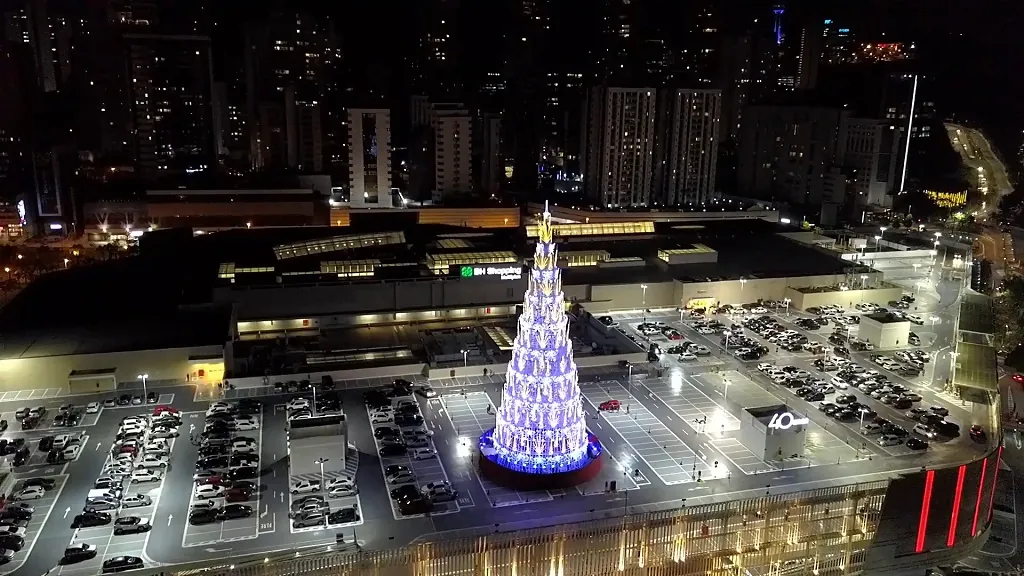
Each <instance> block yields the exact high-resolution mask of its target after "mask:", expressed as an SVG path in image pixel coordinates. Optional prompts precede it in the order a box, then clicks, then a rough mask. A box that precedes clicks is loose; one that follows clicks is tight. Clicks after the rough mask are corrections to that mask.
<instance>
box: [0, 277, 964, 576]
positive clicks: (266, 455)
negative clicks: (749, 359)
mask: <svg viewBox="0 0 1024 576" xmlns="http://www.w3.org/2000/svg"><path fill="white" fill-rule="evenodd" d="M958 297H959V286H958V283H957V282H950V281H941V282H939V283H938V284H937V286H936V290H935V294H934V295H933V297H931V301H930V304H928V306H929V307H930V308H931V309H929V310H928V313H929V314H932V315H934V316H936V317H937V318H938V319H939V320H938V321H937V323H936V324H935V325H934V326H932V327H929V328H930V331H931V332H933V333H934V338H933V339H932V346H931V349H932V350H933V351H934V352H936V353H937V358H936V359H935V360H933V362H932V366H933V368H932V369H931V373H930V382H918V383H914V384H912V385H911V387H912V388H918V389H921V388H924V387H925V386H926V385H930V386H931V388H932V389H935V388H936V386H938V388H940V389H941V382H942V381H944V379H945V377H946V375H947V374H948V370H949V361H950V357H949V354H948V352H949V351H950V350H951V348H950V347H951V346H952V344H953V339H952V326H953V322H952V315H953V314H955V313H956V303H957V299H958ZM925 300H927V298H922V302H924V301H925ZM784 320H786V321H788V320H789V318H785V319H784ZM923 331H924V330H923V329H922V332H923ZM688 336H690V337H691V338H692V339H694V340H695V341H698V342H699V341H700V340H699V338H700V337H699V336H698V335H696V334H695V333H692V334H688ZM825 336H826V337H827V333H826V334H825ZM816 337H818V338H820V337H821V336H816ZM709 344H710V345H714V346H715V347H716V354H715V356H716V358H717V360H716V364H714V365H712V364H706V363H705V364H702V365H699V366H685V367H683V366H677V365H671V363H670V365H669V366H668V367H669V368H671V369H677V370H680V371H682V372H683V373H685V375H686V376H687V380H688V382H690V383H688V384H687V385H692V382H695V380H694V377H695V376H699V375H702V374H706V373H708V372H711V371H712V370H715V369H727V370H739V371H742V372H748V371H750V370H753V364H756V363H753V364H745V363H739V362H736V361H735V360H733V359H731V358H729V357H723V356H722V355H721V350H720V348H717V344H716V343H715V342H712V341H709ZM777 360H778V361H779V362H786V363H789V362H794V363H801V365H806V364H807V362H808V360H807V359H806V358H797V357H784V356H779V357H778V358H777ZM861 360H862V361H864V359H863V358H861ZM626 376H627V374H625V373H622V372H621V371H617V370H611V371H610V370H608V369H603V370H599V371H588V370H584V371H582V376H581V378H582V380H583V381H584V382H585V383H588V382H601V381H603V382H610V381H617V382H619V383H621V384H623V385H624V386H625V388H624V389H627V390H631V391H632V393H633V395H634V396H635V398H636V401H637V402H638V403H640V404H641V405H642V406H643V407H644V408H645V409H646V410H647V411H648V412H649V413H650V414H651V415H653V416H654V417H655V418H656V419H657V420H658V421H659V422H660V423H662V424H664V426H666V427H667V428H669V429H670V430H671V431H672V434H673V435H674V436H675V437H676V438H678V439H679V440H680V441H681V442H682V443H683V444H685V445H686V448H688V449H690V450H692V451H693V452H694V453H699V454H702V456H701V458H702V459H708V458H714V459H716V460H719V462H720V466H722V467H723V469H724V470H726V471H727V472H728V473H726V474H722V475H719V476H718V477H715V478H712V479H708V477H705V480H706V481H704V482H701V483H699V484H698V483H693V482H686V483H682V484H675V485H672V486H667V485H665V484H664V483H663V482H661V481H660V480H658V476H659V474H658V471H656V470H654V469H653V468H652V467H651V465H650V464H648V462H647V461H646V460H644V458H642V457H637V458H633V459H632V463H631V466H634V467H635V468H637V469H639V470H640V472H641V474H642V475H643V476H644V477H645V478H646V479H651V483H650V484H649V485H646V486H643V487H641V488H639V489H636V490H630V491H629V492H628V494H627V493H623V492H618V493H604V492H599V493H597V494H590V495H584V494H582V493H580V492H579V491H572V490H570V491H566V492H565V493H564V494H561V493H560V494H557V495H552V496H551V497H550V498H549V499H546V500H542V501H533V502H526V503H522V504H520V505H517V506H510V507H500V508H495V507H492V506H491V505H490V502H491V498H490V495H489V494H488V493H487V489H486V488H485V487H484V484H483V483H482V482H481V481H480V480H479V479H478V478H477V477H476V475H475V471H474V468H475V467H474V463H473V454H472V451H471V450H467V448H466V440H467V438H466V437H465V436H466V435H465V434H460V431H459V430H458V429H456V428H455V427H453V425H452V420H451V419H450V418H449V416H448V415H447V414H444V413H443V410H441V409H439V408H438V407H439V406H441V405H442V404H441V403H440V402H436V401H433V402H426V401H423V400H422V399H421V400H420V403H421V409H422V411H423V414H424V416H425V418H426V420H427V424H428V426H429V427H430V428H431V429H432V430H434V432H435V436H434V444H435V446H436V447H437V449H438V451H439V456H440V463H441V465H442V466H443V468H444V473H445V474H446V475H447V477H448V478H450V479H451V480H452V482H453V483H454V484H455V485H456V486H457V487H458V488H459V490H460V492H465V494H466V495H467V496H468V497H469V500H470V501H471V502H472V505H471V506H462V505H461V504H460V506H459V508H460V511H458V512H456V513H449V514H444V515H435V516H429V517H428V516H423V517H414V518H401V517H400V516H398V518H396V515H395V514H394V513H393V511H392V508H391V505H390V499H389V497H388V489H389V487H387V486H386V485H385V484H384V480H383V478H382V474H381V468H380V461H379V459H378V457H377V455H376V444H375V443H374V440H373V438H372V435H371V432H370V430H371V426H370V424H369V420H368V417H367V414H366V411H365V408H364V405H363V403H362V399H361V395H362V393H361V391H359V390H347V391H342V392H339V395H340V396H341V398H342V400H343V408H344V411H345V413H346V414H347V415H348V418H349V442H350V443H352V444H354V445H355V447H356V449H357V450H358V451H359V453H360V454H359V458H360V465H359V469H358V472H357V476H356V481H357V484H358V485H359V487H360V502H361V513H362V516H363V523H362V524H361V525H358V526H354V527H347V528H343V529H341V530H313V531H303V532H298V533H293V532H292V530H291V529H290V527H289V523H288V521H287V513H288V502H289V498H288V497H287V494H286V492H287V483H288V462H287V459H286V458H287V446H286V445H285V435H284V434H283V430H284V425H285V422H284V414H283V413H282V412H281V411H279V410H275V409H274V405H275V404H281V403H284V402H285V401H286V397H285V396H281V395H278V396H274V395H270V396H265V397H263V398H262V399H263V400H264V401H265V406H264V411H263V415H262V417H263V426H262V437H261V462H260V464H261V467H262V475H261V478H260V484H261V488H262V489H261V492H260V495H259V499H258V501H256V502H251V503H250V504H252V505H253V506H254V507H256V511H257V517H258V522H255V523H254V526H255V527H254V528H253V529H252V530H249V529H248V528H246V529H245V530H232V531H231V533H230V534H232V535H231V536H230V539H229V540H220V539H218V541H212V540H209V541H198V542H200V545H194V546H187V547H183V545H182V544H183V542H185V543H186V544H187V543H188V542H197V540H195V539H192V538H190V537H186V533H185V531H186V527H185V519H186V517H187V513H188V502H189V498H190V494H191V490H192V484H193V483H192V480H191V476H192V473H193V470H194V466H193V463H194V461H195V450H196V449H195V447H194V446H192V445H191V444H190V443H189V442H188V438H187V435H188V427H189V424H190V423H192V422H195V423H196V424H197V426H201V424H202V412H203V411H204V410H205V409H206V407H207V406H208V402H195V401H194V397H193V390H192V389H191V388H190V387H185V386H181V387H176V388H163V389H160V391H161V392H162V393H164V394H174V402H173V404H174V406H175V407H176V408H178V409H180V410H182V411H183V412H184V413H185V414H184V423H183V427H182V428H183V429H182V434H183V438H182V439H179V441H178V442H177V443H176V445H175V447H174V449H173V450H172V455H171V467H170V469H169V471H168V474H167V478H166V480H165V482H164V484H163V485H162V487H161V488H160V490H159V496H160V497H159V500H158V503H157V505H156V510H155V512H154V513H153V525H154V528H153V530H152V532H151V533H150V534H149V537H148V539H147V540H146V542H145V545H144V553H143V554H142V557H143V559H144V560H145V562H146V563H147V565H154V564H175V563H182V562H193V561H202V560H216V559H223V558H227V557H234V556H241V555H249V554H257V553H259V554H266V555H267V556H268V557H273V556H275V555H277V554H281V553H290V552H291V551H293V550H296V549H301V548H306V547H317V546H326V545H333V544H335V541H336V537H337V536H339V535H340V536H341V537H342V538H344V539H345V540H346V541H352V540H354V539H357V540H358V541H359V543H360V544H361V545H362V546H363V547H365V548H371V549H384V548H391V547H397V546H401V545H405V544H408V543H410V542H412V541H414V540H423V539H436V538H451V537H458V536H471V535H476V534H484V533H488V532H494V531H495V530H500V531H506V530H515V529H522V528H529V527H535V526H543V525H550V524H552V523H560V522H568V521H580V520H589V519H594V518H601V517H608V516H613V515H618V514H621V513H622V512H623V511H629V512H639V511H645V510H663V509H671V508H677V507H679V506H680V505H682V503H683V500H684V499H685V501H686V504H687V505H695V504H702V503H710V502H716V501H723V500H730V499H736V498H748V497H754V496H759V495H763V494H764V493H765V492H766V491H767V492H770V493H780V492H791V491H798V490H806V489H812V488H819V487H824V486H828V485H834V484H835V483H836V482H837V481H842V482H854V481H870V480H877V479H881V478H885V477H887V476H890V475H893V474H895V473H897V472H900V471H913V470H918V469H920V467H921V466H922V465H939V464H948V463H952V462H955V461H959V460H963V459H965V458H966V457H967V455H966V454H965V451H966V450H976V449H979V448H977V447H974V446H972V445H971V444H970V443H967V442H959V443H954V445H952V446H949V447H946V446H941V447H939V446H937V447H936V449H931V450H929V451H927V452H926V453H924V454H917V455H914V456H912V457H910V456H894V455H891V454H889V453H887V452H886V451H884V450H873V454H874V455H875V456H876V457H874V458H873V459H872V460H870V461H863V460H862V461H856V462H843V463H841V464H838V465H818V466H810V467H804V468H793V469H786V470H785V471H784V472H781V473H780V472H779V471H777V470H776V471H772V472H769V473H767V474H751V475H748V474H746V473H744V472H743V470H741V469H740V468H739V467H737V466H735V465H734V464H733V463H731V462H729V461H728V460H727V459H726V458H724V457H722V458H718V457H716V456H715V455H714V454H708V448H707V446H706V445H705V440H706V438H702V437H701V435H700V434H694V433H693V431H692V429H691V428H690V427H688V426H685V425H680V424H679V423H678V421H679V415H678V412H676V410H675V408H673V407H671V406H669V405H668V404H666V403H665V401H663V400H662V399H661V398H660V397H659V395H656V394H653V393H652V390H653V389H655V388H654V386H655V384H654V383H653V381H652V383H651V384H650V386H648V385H646V384H644V382H643V379H642V378H640V377H639V375H634V382H633V383H632V386H630V384H629V383H627V378H626ZM893 379H894V380H897V381H898V377H897V378H893ZM445 385H451V386H457V387H458V390H460V391H461V390H463V389H464V390H466V391H467V392H474V391H485V392H487V394H488V395H489V396H490V397H491V398H500V394H501V390H500V385H499V384H498V379H497V378H493V377H492V378H488V379H487V381H486V382H484V381H483V379H482V378H477V379H468V380H467V379H462V380H461V381H458V382H438V383H435V388H437V389H438V390H439V392H441V394H442V395H444V394H457V393H458V392H457V391H456V389H453V388H452V387H449V388H444V386H445ZM697 386H699V387H702V388H704V389H703V393H704V394H706V395H708V396H709V397H711V398H714V390H711V389H707V388H705V387H704V386H703V385H702V384H697ZM591 388H592V387H591V386H590V385H589V384H588V385H587V389H588V390H589V389H591ZM774 392H775V393H780V394H789V392H788V391H784V390H782V391H780V390H776V391H774ZM927 393H930V392H927ZM787 398H788V397H787ZM89 400H91V398H88V397H76V398H75V400H74V401H75V402H76V403H85V402H87V401H89ZM65 401H66V399H53V400H49V401H46V402H45V403H46V404H47V405H51V406H53V407H56V405H59V404H61V403H63V402H65ZM792 401H793V402H794V403H795V402H797V400H796V399H795V398H793V399H792ZM935 403H942V404H949V403H948V402H941V401H939V400H935ZM722 405H723V409H725V410H735V409H736V407H735V406H730V405H729V404H728V403H726V402H722ZM18 407H20V406H16V405H11V404H10V403H7V404H4V405H0V410H4V411H7V410H12V409H16V408H18ZM952 409H953V410H954V412H955V413H957V414H958V415H959V416H958V417H959V418H961V419H962V420H967V419H969V414H966V413H962V411H961V412H957V411H958V410H959V408H957V407H952ZM143 412H148V410H147V409H145V408H144V407H135V408H119V409H105V410H104V411H103V412H102V413H101V414H100V416H99V418H98V419H97V420H96V422H95V424H94V425H93V426H89V427H87V429H88V433H89V435H90V437H91V438H92V439H93V440H92V442H98V443H100V449H95V445H93V444H90V445H88V446H87V447H86V450H85V451H84V452H83V454H82V456H81V457H80V458H79V459H78V460H77V461H75V462H71V463H69V464H68V465H67V466H66V469H65V470H52V471H50V472H51V473H54V474H58V473H61V472H63V473H64V474H67V475H68V476H69V477H70V479H71V480H70V481H69V482H68V484H67V486H65V487H64V489H63V490H62V491H61V492H60V494H59V495H58V497H57V499H56V502H55V503H54V505H53V509H54V510H58V511H61V513H60V514H57V513H54V514H51V515H50V516H49V518H47V520H46V522H45V524H44V526H43V529H42V532H41V533H40V536H39V539H38V541H37V542H36V544H35V545H34V546H33V548H32V550H31V554H29V555H28V557H27V559H26V560H25V563H24V565H22V566H20V567H18V570H17V571H16V573H17V574H19V575H22V574H24V575H32V576H38V575H39V574H43V573H45V572H47V571H48V570H49V569H51V568H53V567H54V566H55V565H56V564H57V561H58V559H59V558H60V556H61V554H62V551H63V549H64V548H65V547H66V546H67V545H68V543H69V542H71V540H72V537H73V531H72V530H71V529H70V526H69V525H70V517H69V518H67V519H65V518H62V514H63V511H64V510H65V509H67V508H70V509H71V510H72V511H77V510H80V509H81V507H82V504H83V502H84V500H85V496H86V493H87V492H88V490H89V489H90V488H91V482H92V480H93V479H94V478H95V477H96V476H97V475H98V474H99V472H100V469H101V467H102V465H103V462H104V458H105V453H106V449H107V448H109V446H110V443H111V441H112V439H113V435H114V434H115V432H116V429H117V425H118V423H119V421H120V419H121V418H122V417H123V416H126V415H129V414H136V413H143ZM190 413H194V414H190ZM809 416H811V417H812V418H813V419H815V421H816V422H817V419H818V418H821V417H822V416H821V415H820V414H817V413H816V412H814V413H811V412H810V411H809ZM593 422H594V424H593V427H592V429H593V430H599V433H600V434H601V436H602V438H603V439H604V440H605V442H607V443H609V444H610V445H616V446H620V447H622V448H620V450H623V451H628V447H629V446H630V442H629V441H628V440H627V438H628V437H631V435H635V433H636V432H635V430H634V431H629V430H626V429H624V428H622V426H621V425H617V424H615V423H614V422H613V421H612V420H610V419H608V418H604V417H601V416H598V417H596V418H595V419H594V420H593ZM599 425H600V426H599ZM10 434H11V433H8V435H10ZM15 434H19V433H15ZM28 434H30V435H34V436H42V435H43V432H32V433H28ZM469 440H472V439H469ZM616 457H618V455H617V456H616ZM45 472H47V470H46V467H37V468H35V469H32V470H19V471H18V475H19V476H33V475H39V474H42V473H45ZM23 554H24V553H23ZM16 561H18V560H17V559H16ZM14 566H15V565H12V568H13V567H14Z"/></svg>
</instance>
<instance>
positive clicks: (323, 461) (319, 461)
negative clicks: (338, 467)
mask: <svg viewBox="0 0 1024 576" xmlns="http://www.w3.org/2000/svg"><path fill="white" fill-rule="evenodd" d="M330 460H331V459H330V458H317V459H316V460H314V461H313V464H319V465H320V489H321V490H323V491H324V493H326V492H327V483H326V482H325V481H324V464H326V463H327V462H330Z"/></svg>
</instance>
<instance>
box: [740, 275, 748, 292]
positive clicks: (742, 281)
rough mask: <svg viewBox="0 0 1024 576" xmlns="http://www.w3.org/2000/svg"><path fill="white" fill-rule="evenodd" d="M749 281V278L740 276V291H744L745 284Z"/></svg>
mask: <svg viewBox="0 0 1024 576" xmlns="http://www.w3.org/2000/svg"><path fill="white" fill-rule="evenodd" d="M746 283H747V279H746V278H744V277H743V276H740V292H743V286H744V285H745V284H746Z"/></svg>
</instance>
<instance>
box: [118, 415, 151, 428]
mask: <svg viewBox="0 0 1024 576" xmlns="http://www.w3.org/2000/svg"><path fill="white" fill-rule="evenodd" d="M121 426H122V427H124V426H141V427H143V428H145V427H147V426H149V421H148V420H146V417H145V416H125V417H124V418H122V419H121Z"/></svg>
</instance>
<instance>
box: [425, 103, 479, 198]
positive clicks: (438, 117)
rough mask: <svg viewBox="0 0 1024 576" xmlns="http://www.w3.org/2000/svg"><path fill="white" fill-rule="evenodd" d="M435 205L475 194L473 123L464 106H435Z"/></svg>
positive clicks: (432, 120)
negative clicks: (453, 198) (473, 192)
mask: <svg viewBox="0 0 1024 576" xmlns="http://www.w3.org/2000/svg"><path fill="white" fill-rule="evenodd" d="M431 127H432V128H433V132H434V138H433V139H434V189H433V193H432V197H433V200H434V202H443V201H445V200H447V199H450V198H452V197H458V196H465V195H467V194H469V193H471V192H472V191H473V120H472V118H471V117H470V114H469V111H468V110H466V109H465V108H464V107H463V106H462V105H461V104H434V106H433V108H432V117H431Z"/></svg>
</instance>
